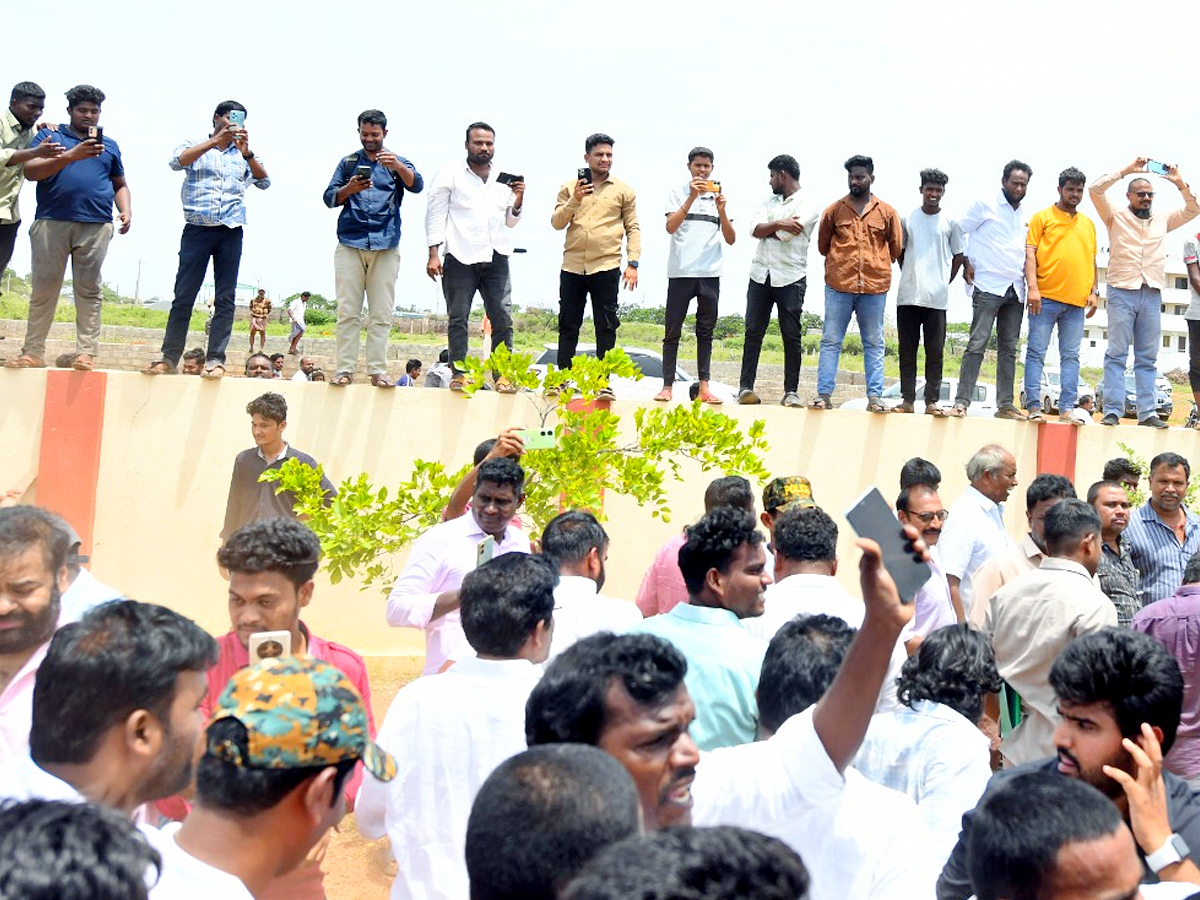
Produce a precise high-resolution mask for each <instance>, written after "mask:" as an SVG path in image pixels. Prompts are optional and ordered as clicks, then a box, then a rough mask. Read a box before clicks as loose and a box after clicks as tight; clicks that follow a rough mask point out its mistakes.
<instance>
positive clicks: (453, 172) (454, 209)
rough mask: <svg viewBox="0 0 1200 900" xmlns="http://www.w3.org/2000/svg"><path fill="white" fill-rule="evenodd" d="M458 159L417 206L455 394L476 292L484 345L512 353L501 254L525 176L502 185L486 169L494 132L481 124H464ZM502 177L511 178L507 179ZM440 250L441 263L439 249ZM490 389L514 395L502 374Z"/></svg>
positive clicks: (508, 289)
mask: <svg viewBox="0 0 1200 900" xmlns="http://www.w3.org/2000/svg"><path fill="white" fill-rule="evenodd" d="M465 146H466V148H467V162H466V164H465V165H464V164H462V163H455V164H454V165H451V166H447V167H446V168H444V169H442V171H440V172H439V173H438V174H437V177H436V178H434V179H433V182H432V184H431V185H430V188H429V200H428V204H427V205H426V207H425V242H426V243H427V244H428V245H429V262H428V263H426V264H425V272H426V274H428V275H429V277H430V278H432V279H433V280H434V281H437V280H438V279H439V278H441V279H442V296H443V297H445V298H446V313H447V315H448V316H449V319H450V322H449V325H448V330H447V338H448V341H449V345H450V366H451V368H453V369H454V377H453V378H452V379H451V380H450V390H452V391H459V392H461V391H462V389H463V385H464V383H465V380H466V379H465V376H464V375H463V373H462V371H461V370H459V369H458V368H455V364H456V363H461V362H462V361H463V360H464V359H466V357H467V319H468V317H469V316H470V315H471V303H472V301H473V300H474V299H475V293H476V292H478V293H479V295H480V296H481V297H483V308H484V312H485V313H486V314H487V317H488V320H489V321H490V322H491V323H492V347H497V346H499V345H500V344H503V345H504V346H506V347H507V348H508V349H509V350H512V347H513V339H512V280H511V278H510V277H509V272H508V258H509V256H511V255H512V252H513V244H512V238H511V237H510V236H509V229H512V228H515V227H516V226H517V224H518V223H519V222H520V221H521V203H522V201H523V200H524V199H525V179H524V178H521V177H517V178H515V179H514V180H512V181H509V182H507V183H505V182H502V181H499V180H497V175H501V174H504V173H493V171H492V156H493V154H494V153H495V148H496V131H495V129H494V128H492V126H491V125H488V124H487V123H486V122H473V123H471V124H470V125H468V126H467V140H466V144H465ZM509 177H510V178H511V177H512V176H509ZM443 246H444V247H445V254H444V255H445V260H444V261H443V259H442V257H441V255H440V253H441V250H442V248H443ZM496 390H497V391H499V392H500V393H502V394H513V393H516V390H517V389H516V387H515V386H514V385H513V384H512V383H511V382H510V381H509V380H508V379H507V378H504V377H500V378H497V379H496Z"/></svg>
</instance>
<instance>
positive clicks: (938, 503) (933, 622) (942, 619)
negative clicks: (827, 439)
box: [896, 484, 958, 656]
mask: <svg viewBox="0 0 1200 900" xmlns="http://www.w3.org/2000/svg"><path fill="white" fill-rule="evenodd" d="M949 516H950V513H949V512H948V511H947V510H946V508H945V507H944V506H942V498H941V497H940V496H939V495H938V492H937V488H936V487H934V486H933V485H929V484H912V485H909V486H908V487H906V488H904V490H902V491H901V492H900V496H899V497H897V498H896V518H897V519H899V520H900V522H901V523H902V524H904V525H911V526H912V527H913V528H916V529H917V531H919V532H920V533H921V540H923V541H924V542H925V546H927V547H928V548H929V568H930V570H932V572H933V577H931V578H930V579H929V580H928V581H927V582H925V584H924V585H923V586H922V587H921V589H920V590H919V591H917V593H916V595H915V596H914V597H913V607H914V609H915V610H916V614H915V615H914V616H913V623H912V627H911V628H910V629H909V630H908V634H907V635H906V637H905V641H904V647H905V649H906V650H907V651H908V653H909V655H910V656H911V655H912V654H913V653H915V652H916V651H917V648H918V647H919V646H921V642H922V641H923V640H925V638H926V637H927V636H928V635H929V633H930V632H932V631H936V630H937V629H939V628H944V627H945V626H947V625H957V624H958V616H957V615H955V613H954V603H953V602H952V601H951V599H950V584H949V582H948V581H947V580H946V572H945V570H944V569H943V568H942V563H941V556H940V555H939V554H938V549H937V544H938V541H939V540H940V539H941V536H942V528H944V527H945V525H946V520H947V518H949Z"/></svg>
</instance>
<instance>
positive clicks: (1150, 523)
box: [1125, 452, 1200, 605]
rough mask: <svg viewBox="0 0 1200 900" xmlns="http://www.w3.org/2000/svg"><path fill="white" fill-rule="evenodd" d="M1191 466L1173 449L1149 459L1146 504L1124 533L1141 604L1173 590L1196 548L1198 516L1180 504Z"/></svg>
mask: <svg viewBox="0 0 1200 900" xmlns="http://www.w3.org/2000/svg"><path fill="white" fill-rule="evenodd" d="M1191 474H1192V469H1191V466H1189V465H1188V461H1187V460H1186V459H1184V458H1183V457H1182V456H1180V455H1179V454H1178V453H1169V452H1168V453H1160V454H1158V456H1156V457H1154V459H1152V460H1150V502H1149V503H1145V504H1143V505H1142V506H1141V507H1139V508H1138V509H1137V510H1136V511H1135V512H1134V513H1133V515H1132V516H1131V518H1130V520H1129V527H1128V528H1127V529H1126V530H1125V537H1126V538H1127V539H1128V540H1129V555H1130V558H1131V559H1132V560H1133V564H1134V565H1135V566H1137V570H1138V571H1139V572H1141V573H1142V593H1141V598H1142V602H1143V605H1144V604H1146V603H1153V602H1154V601H1155V600H1162V599H1163V598H1164V597H1170V596H1171V595H1172V594H1174V593H1175V589H1176V588H1178V587H1179V585H1180V584H1181V583H1182V582H1183V570H1184V568H1185V567H1186V566H1187V563H1188V560H1190V559H1191V558H1192V557H1193V556H1195V555H1196V553H1197V552H1200V516H1198V515H1196V514H1195V513H1194V512H1192V511H1191V510H1190V509H1188V508H1187V507H1186V506H1185V505H1184V502H1183V501H1184V498H1185V497H1186V496H1187V487H1188V479H1189V478H1190V477H1191Z"/></svg>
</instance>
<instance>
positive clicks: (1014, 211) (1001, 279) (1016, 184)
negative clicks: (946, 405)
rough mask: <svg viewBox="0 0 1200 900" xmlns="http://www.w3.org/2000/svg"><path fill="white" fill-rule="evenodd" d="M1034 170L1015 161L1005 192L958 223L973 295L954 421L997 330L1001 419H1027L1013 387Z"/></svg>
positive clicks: (998, 410)
mask: <svg viewBox="0 0 1200 900" xmlns="http://www.w3.org/2000/svg"><path fill="white" fill-rule="evenodd" d="M1032 177H1033V169H1031V168H1030V167H1029V166H1028V165H1026V164H1025V163H1023V162H1021V161H1020V160H1017V159H1014V160H1012V161H1011V162H1009V163H1008V164H1007V165H1006V166H1005V167H1004V175H1003V177H1001V179H1000V192H999V194H997V195H996V196H995V197H992V198H990V199H987V200H976V201H975V202H974V203H972V204H971V205H970V206H969V207H967V211H966V212H965V213H963V215H962V217H961V218H960V219H959V220H958V222H959V225H960V226H961V227H962V230H963V234H965V235H966V237H967V264H966V271H965V273H964V276H963V277H964V278H965V279H966V282H967V284H968V285H970V286H971V287H972V289H973V293H972V295H971V307H972V310H973V312H972V316H971V335H970V337H969V338H968V339H967V349H966V352H965V353H964V354H963V361H962V369H961V370H960V371H959V375H958V396H957V397H956V398H955V399H954V409H953V410H952V411H951V414H952V415H954V416H959V417H962V416H965V415H966V414H967V407H968V406H970V405H971V395H972V394H973V393H974V392H975V382H976V380H977V379H978V378H979V366H980V364H981V363H982V362H983V354H984V351H985V350H987V345H988V341H989V340H990V339H991V337H992V328H993V326H994V327H995V329H996V342H997V346H998V347H999V348H1000V350H999V354H998V355H997V361H996V418H998V419H1023V418H1025V417H1024V416H1022V415H1021V413H1020V412H1018V410H1017V407H1016V405H1015V404H1014V403H1013V381H1014V379H1015V378H1016V374H1017V341H1018V339H1019V338H1020V336H1021V318H1022V317H1023V316H1024V313H1025V306H1024V303H1025V238H1026V236H1027V233H1028V225H1027V222H1026V220H1025V218H1024V215H1023V213H1022V212H1021V200H1022V199H1024V197H1025V191H1026V190H1027V189H1028V187H1029V179H1030V178H1032Z"/></svg>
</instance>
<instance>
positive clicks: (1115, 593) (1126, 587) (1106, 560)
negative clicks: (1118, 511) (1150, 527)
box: [1096, 534, 1143, 625]
mask: <svg viewBox="0 0 1200 900" xmlns="http://www.w3.org/2000/svg"><path fill="white" fill-rule="evenodd" d="M1117 547H1118V550H1113V548H1112V547H1110V546H1109V545H1108V544H1107V543H1102V544H1101V545H1100V566H1099V568H1097V569H1096V578H1097V579H1098V580H1099V582H1100V590H1102V591H1104V593H1105V594H1107V595H1108V599H1109V600H1111V601H1112V603H1113V606H1115V607H1116V608H1117V622H1118V623H1119V624H1121V625H1129V624H1130V623H1131V622H1132V621H1133V617H1134V616H1135V615H1136V614H1137V612H1138V610H1140V609H1141V608H1142V606H1143V604H1142V587H1141V582H1142V575H1141V573H1140V572H1138V570H1137V566H1135V565H1134V564H1133V556H1132V555H1131V554H1130V552H1129V541H1128V540H1126V539H1125V535H1124V534H1119V535H1117Z"/></svg>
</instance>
